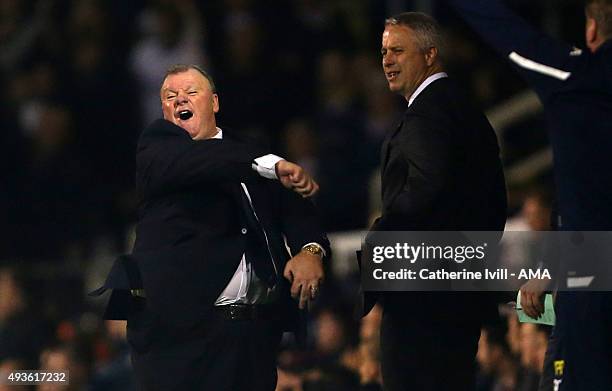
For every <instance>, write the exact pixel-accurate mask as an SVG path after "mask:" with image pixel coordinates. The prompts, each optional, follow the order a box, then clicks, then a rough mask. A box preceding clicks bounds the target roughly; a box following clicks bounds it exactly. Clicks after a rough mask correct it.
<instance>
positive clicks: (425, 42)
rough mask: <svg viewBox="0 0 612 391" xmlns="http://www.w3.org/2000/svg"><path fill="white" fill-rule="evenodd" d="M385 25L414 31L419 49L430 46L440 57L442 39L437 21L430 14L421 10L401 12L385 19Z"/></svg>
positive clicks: (425, 49) (423, 49) (426, 48)
mask: <svg viewBox="0 0 612 391" xmlns="http://www.w3.org/2000/svg"><path fill="white" fill-rule="evenodd" d="M386 26H406V27H408V28H410V29H411V30H412V31H414V35H415V39H416V42H417V45H418V47H419V49H420V50H421V51H423V52H424V51H427V50H429V49H431V48H436V49H438V56H439V57H442V53H443V40H442V33H441V31H440V26H439V25H438V22H436V20H435V19H434V18H432V17H431V16H429V15H427V14H424V13H422V12H403V13H401V14H398V15H395V16H392V17H390V18H388V19H386V20H385V27H386Z"/></svg>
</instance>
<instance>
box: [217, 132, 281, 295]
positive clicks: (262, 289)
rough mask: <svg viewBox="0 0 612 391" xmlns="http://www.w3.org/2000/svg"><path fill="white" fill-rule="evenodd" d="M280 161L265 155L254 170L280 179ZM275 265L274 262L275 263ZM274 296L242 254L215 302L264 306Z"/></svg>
mask: <svg viewBox="0 0 612 391" xmlns="http://www.w3.org/2000/svg"><path fill="white" fill-rule="evenodd" d="M217 130H218V132H217V134H216V135H215V136H213V138H216V139H222V138H223V131H222V130H221V129H219V128H217ZM279 160H283V159H282V158H281V157H278V156H276V155H272V154H270V155H265V156H262V157H259V158H257V159H255V163H253V169H254V170H255V171H257V173H258V174H259V175H261V176H263V177H265V178H269V179H278V178H277V176H276V170H275V165H276V163H278V161H279ZM240 185H241V186H242V190H243V191H244V193H245V194H246V196H247V198H248V200H249V204H250V205H251V208H252V209H253V213H254V214H255V217H256V218H258V217H257V212H256V211H255V208H254V206H253V202H252V201H251V195H250V194H249V190H248V189H247V187H246V185H245V184H244V183H242V182H241V183H240ZM246 230H247V228H243V229H242V232H243V233H246V232H247V231H246ZM264 235H266V245H267V246H268V251H270V246H269V244H268V243H267V241H268V237H267V234H266V232H265V230H264ZM270 258H271V259H272V255H271V254H270ZM273 264H274V262H273ZM274 270H275V272H276V275H277V276H278V275H279V273H278V270H277V269H276V264H274ZM271 295H272V290H271V289H270V288H268V286H267V285H266V284H265V283H264V282H263V281H261V280H260V279H259V277H257V275H256V274H255V272H254V270H253V264H252V263H251V262H247V260H246V256H245V254H242V259H241V260H240V264H239V265H238V268H237V269H236V271H235V272H234V275H233V277H232V279H231V280H230V282H229V284H227V286H226V287H225V289H224V290H223V292H221V295H219V297H218V298H217V300H216V301H215V305H227V304H263V303H266V302H267V301H268V300H269V299H270V297H271Z"/></svg>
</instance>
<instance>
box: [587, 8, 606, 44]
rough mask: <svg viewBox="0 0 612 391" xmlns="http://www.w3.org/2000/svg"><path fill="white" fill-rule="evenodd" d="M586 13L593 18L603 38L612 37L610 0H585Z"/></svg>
mask: <svg viewBox="0 0 612 391" xmlns="http://www.w3.org/2000/svg"><path fill="white" fill-rule="evenodd" d="M585 9H586V14H587V16H588V17H589V18H593V19H595V21H596V22H597V27H598V28H599V31H600V34H601V35H602V36H603V37H604V39H606V40H607V39H610V38H612V0H586V1H585Z"/></svg>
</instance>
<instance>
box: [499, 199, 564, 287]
mask: <svg viewBox="0 0 612 391" xmlns="http://www.w3.org/2000/svg"><path fill="white" fill-rule="evenodd" d="M551 208H552V195H551V193H550V192H549V191H548V190H547V189H545V188H543V187H533V188H531V189H529V190H528V191H527V192H526V195H525V198H524V199H523V204H522V207H521V210H520V212H519V213H518V215H517V216H515V217H513V218H510V219H508V220H507V221H506V227H505V229H504V230H505V231H506V233H505V234H504V236H503V238H502V241H501V245H502V252H501V255H500V267H504V268H507V269H509V270H511V271H514V272H516V271H518V270H519V269H521V268H529V267H537V264H538V263H539V262H541V260H542V259H541V257H542V254H543V247H542V245H543V240H542V236H541V235H540V234H538V232H539V231H549V230H551V225H550V219H551V211H552V209H551ZM519 287H520V286H519V285H516V286H508V287H507V288H508V289H518V288H519Z"/></svg>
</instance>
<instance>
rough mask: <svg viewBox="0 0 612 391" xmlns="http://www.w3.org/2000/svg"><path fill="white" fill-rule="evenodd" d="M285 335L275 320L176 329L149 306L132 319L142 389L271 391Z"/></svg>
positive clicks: (219, 320) (218, 319) (215, 320)
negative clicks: (281, 341) (162, 319)
mask: <svg viewBox="0 0 612 391" xmlns="http://www.w3.org/2000/svg"><path fill="white" fill-rule="evenodd" d="M281 335H282V332H281V330H280V327H279V324H278V322H277V321H269V320H227V319H225V318H224V317H222V316H220V315H219V314H217V315H214V313H213V317H212V318H211V319H210V320H207V321H205V322H202V324H200V325H197V326H195V325H194V326H193V327H189V328H185V327H181V328H176V327H173V326H172V325H167V324H164V323H163V322H161V321H160V320H159V317H157V316H156V315H155V314H153V313H152V312H151V311H149V310H148V309H147V308H146V306H145V307H144V308H142V309H141V310H140V311H137V312H135V313H134V314H133V315H132V316H131V317H130V319H128V342H129V343H130V346H131V348H132V364H133V366H134V372H135V376H136V383H137V384H138V389H139V390H146V391H155V390H159V391H162V390H163V391H172V390H177V391H178V390H182V391H184V390H194V391H195V390H215V391H217V390H218V391H242V390H245V391H246V390H248V391H273V390H274V389H275V387H276V380H277V374H276V355H277V352H278V346H279V343H280V338H281Z"/></svg>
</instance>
